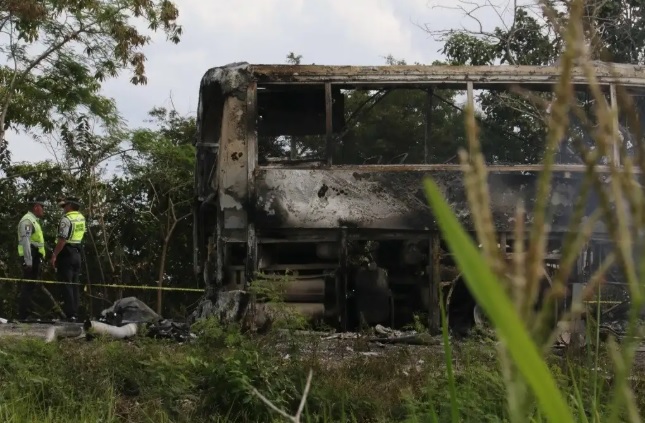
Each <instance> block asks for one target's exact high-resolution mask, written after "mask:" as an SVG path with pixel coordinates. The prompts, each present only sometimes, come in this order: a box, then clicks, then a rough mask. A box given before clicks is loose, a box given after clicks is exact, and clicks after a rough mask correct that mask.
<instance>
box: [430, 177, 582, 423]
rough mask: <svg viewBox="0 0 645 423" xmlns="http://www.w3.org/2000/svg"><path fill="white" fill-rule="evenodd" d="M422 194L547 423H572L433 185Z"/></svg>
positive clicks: (544, 367)
mask: <svg viewBox="0 0 645 423" xmlns="http://www.w3.org/2000/svg"><path fill="white" fill-rule="evenodd" d="M425 190H426V194H427V196H428V199H429V202H430V206H431V207H432V210H433V213H434V216H435V218H436V219H437V222H438V224H439V228H440V230H441V233H442V235H443V238H444V239H445V240H446V242H447V244H448V247H449V249H450V250H451V251H452V253H453V255H454V258H455V261H456V262H457V265H458V266H459V268H460V270H461V271H462V272H463V275H464V279H465V282H466V285H467V286H468V289H469V290H470V292H471V294H472V295H473V297H474V298H475V300H476V301H477V303H478V304H479V305H480V306H481V307H482V308H483V309H484V311H485V312H486V314H487V315H488V317H489V318H490V320H491V321H492V323H493V324H494V326H495V328H496V329H497V332H498V335H499V337H500V340H501V341H502V342H504V343H505V344H506V347H507V348H508V351H509V354H510V355H511V357H512V359H513V361H514V362H515V364H516V366H517V368H518V370H519V371H520V373H521V374H522V376H523V377H524V378H525V379H526V381H527V383H528V385H529V386H530V387H531V389H532V390H533V392H534V394H535V396H536V398H537V400H538V403H539V406H540V408H541V409H542V411H543V412H544V414H545V415H546V416H547V417H548V418H549V420H550V421H553V422H560V423H573V422H574V419H573V415H572V414H571V410H570V409H569V407H568V406H567V403H566V402H565V400H564V398H563V396H562V394H561V392H560V390H559V389H558V386H557V385H556V383H555V380H554V379H553V377H552V376H551V373H550V371H549V368H548V367H547V365H546V363H545V362H544V360H543V359H542V358H541V357H540V354H539V353H538V349H537V347H536V345H535V343H534V342H533V341H532V340H531V338H530V336H529V334H528V331H527V330H526V327H525V325H524V324H523V323H522V321H521V319H520V316H519V315H518V313H517V312H516V310H515V307H514V306H513V304H512V303H511V300H510V299H509V297H508V296H507V295H506V293H505V291H504V288H503V286H502V284H501V283H500V281H498V280H497V277H496V276H495V274H494V273H493V272H492V270H491V269H490V267H489V266H488V265H487V264H486V261H485V260H484V259H483V257H482V256H481V254H480V251H479V250H478V249H477V247H476V246H475V245H474V243H473V240H472V239H471V238H470V237H469V236H468V234H467V233H466V231H465V230H464V228H463V227H462V226H461V224H460V223H459V221H458V220H457V218H456V217H455V215H454V214H453V212H452V209H451V208H450V206H448V204H447V203H446V201H445V200H444V198H443V195H442V193H441V191H440V190H439V188H438V187H437V185H436V184H435V183H434V181H432V180H426V181H425Z"/></svg>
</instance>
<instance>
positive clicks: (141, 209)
mask: <svg viewBox="0 0 645 423" xmlns="http://www.w3.org/2000/svg"><path fill="white" fill-rule="evenodd" d="M150 115H151V118H152V120H151V121H150V124H151V125H150V127H148V128H144V129H136V130H133V131H128V132H126V131H123V130H121V129H118V128H113V129H112V130H110V131H109V132H108V133H107V134H106V135H97V134H96V133H95V132H94V129H93V128H94V121H95V119H94V118H92V117H91V116H89V115H82V116H79V118H78V119H76V120H75V121H74V122H69V123H68V124H65V125H63V126H62V131H61V135H62V137H61V142H60V144H59V148H60V150H59V151H60V156H59V157H60V164H57V163H52V162H42V163H35V164H14V165H12V166H10V167H9V168H7V169H6V177H4V178H2V179H0V187H1V188H0V218H1V222H3V223H2V225H0V235H2V236H1V238H0V243H1V245H2V248H0V275H2V276H10V277H17V276H19V275H20V272H21V270H20V266H19V262H18V257H17V250H16V243H17V238H16V236H17V235H16V225H17V222H18V219H20V217H21V216H22V215H23V214H24V213H25V212H26V211H27V204H26V202H27V201H28V199H29V198H31V197H32V196H34V195H45V196H47V198H48V199H49V201H50V202H51V204H50V205H49V206H47V207H46V215H45V217H44V219H43V229H44V231H45V236H46V241H47V247H48V248H49V249H50V250H51V249H53V244H54V241H55V236H56V232H55V231H56V227H57V224H58V219H60V216H61V210H60V209H59V208H58V207H57V206H56V204H55V202H56V199H57V198H60V197H63V196H66V195H76V196H78V197H80V198H81V200H82V201H83V209H82V211H83V212H84V213H85V215H86V217H87V219H88V231H89V232H88V234H87V236H86V238H85V258H86V260H85V265H84V267H83V269H82V277H81V280H82V281H84V282H85V281H91V282H94V283H106V282H111V281H120V282H122V283H126V284H134V285H137V284H151V281H154V280H159V278H160V277H161V278H162V279H163V283H164V284H172V285H173V286H186V287H194V284H193V281H194V275H193V272H192V255H191V251H190V249H189V248H186V246H187V245H190V244H191V242H192V226H191V223H192V222H191V220H190V219H189V217H190V215H191V213H192V204H191V203H190V199H191V198H192V183H193V164H194V149H193V146H192V145H191V143H192V141H193V137H194V134H195V121H194V119H193V118H192V117H191V118H186V117H183V116H180V115H179V114H177V113H176V112H174V111H168V110H165V109H161V108H157V109H153V110H152V111H151V112H150ZM124 156H125V157H124ZM119 158H122V159H123V160H122V163H123V165H122V166H121V167H120V169H118V171H117V172H116V173H114V174H113V175H112V176H110V177H108V176H107V175H106V163H110V164H112V166H114V162H115V161H116V160H117V159H119ZM117 163H118V162H117ZM175 220H176V221H175ZM173 225H174V227H173ZM164 243H166V244H167V250H166V251H165V253H164V251H163V248H161V246H163V245H164ZM164 256H165V257H166V259H165V261H164V262H163V265H162V261H163V260H162V257H164ZM44 270H45V273H44V274H43V276H44V277H45V278H47V279H52V278H53V277H54V275H53V273H52V269H50V268H49V266H45V268H44ZM50 289H52V293H53V294H54V295H55V296H56V297H57V298H60V297H58V295H57V294H58V289H57V288H50ZM0 293H2V296H1V298H2V302H0V315H3V316H7V317H9V316H11V315H12V314H13V306H14V304H13V303H14V302H15V298H16V297H15V295H16V290H15V286H14V284H8V283H0ZM91 294H92V295H93V296H94V297H97V296H99V295H102V296H103V298H106V299H108V301H110V300H112V301H113V299H115V297H116V295H117V294H119V293H118V292H117V291H116V290H110V291H105V290H93V291H92V292H91ZM132 294H134V295H137V296H139V298H140V299H141V300H143V301H145V302H147V303H149V304H152V303H154V300H153V295H154V291H144V292H141V291H136V292H132V293H128V292H126V293H125V295H132ZM151 294H152V295H151ZM169 295H172V298H173V299H174V300H175V301H174V302H175V304H177V303H192V302H194V301H195V299H196V295H195V294H184V293H179V294H175V293H173V294H169ZM85 300H87V301H85V305H86V311H88V312H89V308H90V305H92V303H90V301H89V300H90V299H89V298H85ZM35 302H36V303H37V305H40V306H42V309H41V308H39V309H38V310H37V312H38V313H39V314H41V315H47V314H49V313H50V310H49V307H50V306H51V304H50V303H51V301H50V300H49V299H47V298H38V299H37V300H36V301H35ZM110 302H111V301H110ZM108 304H109V302H107V301H104V300H96V301H95V302H94V305H95V306H97V307H100V308H101V309H102V308H104V307H105V306H106V305H108ZM168 305H169V307H168V308H167V309H165V310H164V312H165V313H167V315H169V316H170V315H173V313H181V312H182V311H181V310H178V309H175V308H174V307H173V305H172V303H169V304H168Z"/></svg>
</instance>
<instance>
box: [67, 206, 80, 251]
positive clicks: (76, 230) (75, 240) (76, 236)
mask: <svg viewBox="0 0 645 423" xmlns="http://www.w3.org/2000/svg"><path fill="white" fill-rule="evenodd" d="M65 217H66V218H68V219H69V221H70V222H71V223H72V228H71V231H72V235H71V236H70V237H69V239H68V240H67V243H68V244H80V243H81V241H83V237H84V236H85V217H84V216H83V215H82V214H80V213H79V212H77V211H71V212H69V213H66V214H65Z"/></svg>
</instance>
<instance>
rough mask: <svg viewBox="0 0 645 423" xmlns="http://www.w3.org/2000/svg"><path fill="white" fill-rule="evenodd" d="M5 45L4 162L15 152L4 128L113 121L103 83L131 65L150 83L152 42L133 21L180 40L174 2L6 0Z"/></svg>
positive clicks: (0, 92) (1, 27) (1, 17)
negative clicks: (89, 118) (88, 118)
mask: <svg viewBox="0 0 645 423" xmlns="http://www.w3.org/2000/svg"><path fill="white" fill-rule="evenodd" d="M0 5H1V6H0V33H2V34H3V35H5V37H6V40H7V42H5V43H4V44H3V45H0V52H1V54H4V56H5V59H6V63H7V65H4V66H2V67H0V80H1V81H2V84H1V85H2V88H1V89H0V165H1V166H0V168H2V167H6V166H7V165H8V163H9V160H10V157H9V154H8V150H7V140H6V137H5V133H6V131H7V129H9V128H11V129H16V130H18V129H25V130H30V129H34V128H37V129H40V130H42V131H44V132H52V131H53V130H54V129H56V128H59V127H60V125H61V123H63V122H65V121H66V120H69V119H71V120H72V121H74V120H75V119H76V118H78V114H79V112H80V113H86V114H90V115H93V116H96V117H98V118H100V119H102V120H103V121H104V122H105V124H107V125H109V124H113V123H115V116H116V114H115V106H114V104H113V102H112V101H111V100H109V99H107V98H105V97H104V96H102V95H101V93H100V88H101V83H102V82H103V81H104V80H105V79H107V78H111V77H115V76H117V75H118V74H119V72H120V71H123V70H130V71H131V72H132V77H131V79H130V81H131V82H132V83H133V84H145V83H146V81H147V79H146V73H145V65H144V63H145V56H144V54H143V53H142V50H141V49H142V48H143V46H145V45H146V44H148V43H149V42H150V36H148V35H145V34H144V33H143V32H141V30H139V29H138V28H137V27H136V26H135V23H134V19H140V20H143V21H144V22H145V23H147V24H148V27H149V28H150V29H151V30H152V31H158V30H161V31H163V32H164V33H165V34H166V35H167V38H168V40H170V41H171V42H173V43H177V42H179V38H180V35H181V33H182V28H181V26H179V25H178V24H177V22H176V21H177V17H178V11H177V8H176V6H175V5H174V3H172V2H171V1H169V0H2V1H1V2H0Z"/></svg>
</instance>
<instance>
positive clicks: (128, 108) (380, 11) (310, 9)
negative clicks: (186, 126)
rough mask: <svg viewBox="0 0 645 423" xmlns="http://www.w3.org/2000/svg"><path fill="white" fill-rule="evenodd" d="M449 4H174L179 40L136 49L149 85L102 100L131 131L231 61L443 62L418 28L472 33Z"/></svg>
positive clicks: (116, 84) (188, 107) (19, 154)
mask: <svg viewBox="0 0 645 423" xmlns="http://www.w3.org/2000/svg"><path fill="white" fill-rule="evenodd" d="M456 1H457V0H244V1H237V2H232V1H231V0H176V2H175V3H176V4H177V6H178V8H179V23H180V24H181V25H182V26H183V31H184V33H183V36H182V40H181V42H180V43H179V44H172V43H170V42H166V41H165V37H164V35H163V34H162V33H159V34H153V41H152V43H151V44H149V45H148V46H146V47H145V48H144V54H145V55H146V57H147V62H146V70H147V71H146V73H147V76H148V84H147V85H145V86H133V85H131V84H130V83H129V77H130V75H129V74H128V73H123V74H122V75H121V76H119V77H118V78H116V79H113V80H109V81H107V82H106V83H104V88H103V93H104V94H105V95H107V96H108V97H112V98H114V99H115V101H116V103H117V107H118V108H119V111H120V113H121V115H122V116H123V117H124V118H125V120H126V123H127V124H128V125H129V126H130V127H137V126H140V125H143V124H144V120H145V119H146V118H147V113H148V111H149V110H150V109H151V108H153V107H155V106H165V107H169V108H170V107H174V108H176V109H177V111H178V112H180V113H182V114H194V113H195V110H196V108H197V101H198V91H199V83H200V79H201V77H202V76H203V75H204V73H205V72H206V71H207V70H208V69H209V68H212V67H214V66H221V65H225V64H228V63H232V62H248V63H265V64H268V63H274V64H275V63H284V62H285V60H286V55H287V54H288V53H289V52H291V51H293V52H294V53H296V54H300V55H302V56H303V57H302V63H303V64H311V63H316V64H326V65H383V64H384V62H385V59H384V58H385V56H387V55H389V54H392V55H393V56H394V57H395V58H397V59H404V60H406V61H407V62H409V63H413V62H420V63H426V64H430V63H432V62H433V61H434V60H437V59H441V54H440V50H441V47H442V43H441V42H440V41H438V40H436V39H435V38H436V37H433V36H431V35H430V34H429V33H428V32H426V31H424V30H423V29H422V27H424V26H427V27H428V28H430V29H432V30H435V31H438V30H447V29H451V28H461V27H463V26H467V27H470V26H472V25H473V21H472V20H470V19H468V18H466V17H464V15H463V13H462V12H460V11H459V10H454V9H450V8H446V7H445V6H454V5H455V3H456ZM475 1H476V0H475ZM502 1H503V0H502ZM233 4H235V6H232V5H233ZM479 13H480V15H479V16H480V17H482V19H483V20H484V22H488V23H491V24H493V25H496V24H499V23H500V20H499V19H498V18H497V17H496V16H494V15H493V12H492V10H490V9H489V10H487V11H486V10H483V11H481V12H479ZM8 137H9V143H10V144H9V148H10V151H11V153H12V159H13V161H14V162H21V161H28V162H35V161H41V160H47V159H51V158H53V154H52V151H51V147H48V146H45V145H43V144H40V143H38V142H36V141H34V140H32V139H31V138H30V137H29V136H26V135H24V134H8Z"/></svg>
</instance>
